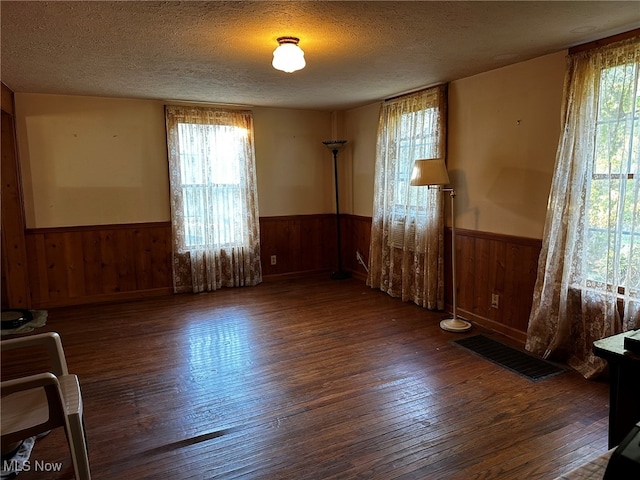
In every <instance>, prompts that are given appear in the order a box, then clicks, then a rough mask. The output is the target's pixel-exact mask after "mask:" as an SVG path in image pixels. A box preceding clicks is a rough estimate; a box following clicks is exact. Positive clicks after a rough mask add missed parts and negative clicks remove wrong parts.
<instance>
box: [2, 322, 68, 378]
mask: <svg viewBox="0 0 640 480" xmlns="http://www.w3.org/2000/svg"><path fill="white" fill-rule="evenodd" d="M31 347H45V348H46V349H47V353H48V354H49V358H50V360H51V372H52V373H53V374H54V375H56V376H58V377H59V376H60V375H67V374H68V373H69V371H68V369H67V360H66V358H65V355H64V350H63V349H62V340H61V339H60V335H58V334H57V333H56V332H45V333H38V334H36V335H29V336H26V337H18V338H10V339H7V340H2V341H0V349H2V350H13V349H16V348H31Z"/></svg>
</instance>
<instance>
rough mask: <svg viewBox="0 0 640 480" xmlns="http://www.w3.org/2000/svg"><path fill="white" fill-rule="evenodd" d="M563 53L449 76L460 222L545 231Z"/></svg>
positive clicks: (527, 232)
mask: <svg viewBox="0 0 640 480" xmlns="http://www.w3.org/2000/svg"><path fill="white" fill-rule="evenodd" d="M565 55H566V52H560V53H556V54H552V55H547V56H544V57H540V58H536V59H534V60H530V61H527V62H522V63H518V64H515V65H511V66H508V67H505V68H501V69H498V70H493V71H490V72H486V73H483V74H480V75H476V76H474V77H469V78H465V79H462V80H457V81H455V82H452V83H451V85H450V88H449V139H448V161H449V170H450V177H451V181H452V183H453V185H454V187H455V188H456V190H457V193H458V196H457V197H456V226H457V227H460V228H467V229H471V230H480V231H484V232H495V233H503V234H507V235H515V236H521V237H530V238H542V233H543V229H544V220H545V214H546V207H547V199H548V195H549V188H550V186H551V176H552V173H553V168H554V164H555V154H556V149H557V146H558V139H559V135H560V110H561V102H562V87H563V79H564V72H565Z"/></svg>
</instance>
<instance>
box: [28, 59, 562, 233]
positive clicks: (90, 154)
mask: <svg viewBox="0 0 640 480" xmlns="http://www.w3.org/2000/svg"><path fill="white" fill-rule="evenodd" d="M565 54H566V52H560V53H556V54H552V55H547V56H544V57H540V58H537V59H534V60H530V61H527V62H522V63H518V64H515V65H511V66H508V67H505V68H501V69H498V70H493V71H490V72H486V73H483V74H480V75H476V76H473V77H469V78H465V79H461V80H457V81H454V82H452V83H451V84H450V89H449V138H448V146H449V168H450V173H451V178H452V182H453V185H454V187H455V188H456V190H457V193H458V196H457V198H456V226H458V227H460V228H467V229H472V230H480V231H487V232H495V233H503V234H508V235H515V236H523V237H531V238H541V237H542V230H543V227H544V217H545V212H546V204H547V195H548V191H549V187H550V183H551V174H552V171H553V166H554V162H555V151H556V148H557V143H558V136H559V133H560V103H561V99H562V84H563V77H564V71H565V61H564V58H565ZM379 109H380V103H379V102H377V103H374V104H371V105H367V106H363V107H360V108H356V109H352V110H349V111H346V112H319V111H306V110H290V109H278V108H254V109H253V112H254V129H255V146H256V164H257V165H256V168H257V178H258V199H259V209H260V215H261V216H280V215H299V214H316V213H331V212H334V211H335V205H334V189H333V161H332V155H331V152H329V151H327V149H326V148H325V147H324V146H323V145H322V141H323V140H329V139H333V137H335V136H339V137H341V138H345V139H347V140H348V144H347V146H346V147H345V149H344V150H343V151H342V152H340V154H339V160H338V163H339V175H340V177H339V179H340V210H341V212H343V213H352V214H355V215H361V216H372V205H373V181H374V166H375V147H376V133H377V125H378V115H379ZM16 116H17V134H18V140H19V149H20V157H21V161H22V168H23V180H24V187H25V188H24V189H25V204H26V205H25V207H26V213H27V226H28V227H30V228H33V227H54V226H68V225H92V224H111V223H132V222H153V221H166V220H168V219H169V201H168V176H167V160H166V144H165V133H164V115H163V105H162V103H161V102H154V101H147V100H127V99H114V98H108V99H105V98H94V97H70V96H56V95H40V94H16Z"/></svg>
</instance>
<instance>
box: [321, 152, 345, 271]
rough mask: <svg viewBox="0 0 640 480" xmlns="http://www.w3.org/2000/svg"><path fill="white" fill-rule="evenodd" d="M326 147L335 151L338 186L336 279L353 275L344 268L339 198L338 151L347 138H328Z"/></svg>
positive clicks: (334, 161) (334, 158) (335, 175)
mask: <svg viewBox="0 0 640 480" xmlns="http://www.w3.org/2000/svg"><path fill="white" fill-rule="evenodd" d="M322 143H323V144H324V145H325V147H327V148H328V149H329V150H331V151H332V152H333V175H334V179H335V187H336V230H337V232H338V270H336V271H335V272H333V273H332V274H331V278H332V279H334V280H343V279H345V278H349V277H351V273H349V272H345V271H344V270H342V239H341V237H340V202H339V199H338V152H339V151H340V150H341V149H342V147H344V144H345V143H347V141H346V140H326V141H324V142H322Z"/></svg>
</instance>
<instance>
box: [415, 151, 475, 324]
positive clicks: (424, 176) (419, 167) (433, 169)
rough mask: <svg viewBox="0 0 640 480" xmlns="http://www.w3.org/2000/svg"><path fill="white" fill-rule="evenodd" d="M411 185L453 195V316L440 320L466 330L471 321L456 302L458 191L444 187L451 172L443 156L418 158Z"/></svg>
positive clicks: (447, 183)
mask: <svg viewBox="0 0 640 480" xmlns="http://www.w3.org/2000/svg"><path fill="white" fill-rule="evenodd" d="M409 183H410V184H411V185H415V186H424V185H428V186H429V187H431V186H437V187H438V188H439V190H441V191H443V192H449V195H450V196H451V280H452V282H453V318H447V319H445V320H442V321H441V322H440V328H441V329H443V330H446V331H448V332H466V331H467V330H469V329H470V328H471V323H469V322H467V321H466V320H462V319H460V318H458V311H457V310H458V304H457V303H456V286H457V284H456V228H455V224H454V222H455V215H454V211H453V199H454V198H455V197H456V191H455V190H454V189H453V188H443V185H449V184H450V181H449V174H448V173H447V166H446V165H445V163H444V159H442V158H430V159H422V160H416V162H415V164H414V165H413V172H412V173H411V181H410V182H409Z"/></svg>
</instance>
